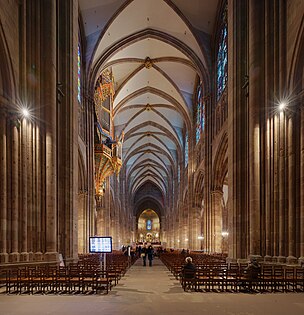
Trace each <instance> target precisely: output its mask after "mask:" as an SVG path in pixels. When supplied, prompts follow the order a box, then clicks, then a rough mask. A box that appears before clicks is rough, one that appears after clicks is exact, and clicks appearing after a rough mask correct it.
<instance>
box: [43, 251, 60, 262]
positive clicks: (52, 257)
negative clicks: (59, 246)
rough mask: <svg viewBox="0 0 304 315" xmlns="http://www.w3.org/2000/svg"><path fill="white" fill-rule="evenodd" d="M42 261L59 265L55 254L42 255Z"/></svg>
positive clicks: (57, 255)
mask: <svg viewBox="0 0 304 315" xmlns="http://www.w3.org/2000/svg"><path fill="white" fill-rule="evenodd" d="M44 261H50V262H54V263H55V262H56V263H59V254H58V253H57V252H46V253H45V254H44Z"/></svg>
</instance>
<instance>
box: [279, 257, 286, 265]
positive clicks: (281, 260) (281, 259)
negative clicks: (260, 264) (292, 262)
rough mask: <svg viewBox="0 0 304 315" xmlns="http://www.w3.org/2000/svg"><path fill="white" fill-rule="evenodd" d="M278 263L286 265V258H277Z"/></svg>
mask: <svg viewBox="0 0 304 315" xmlns="http://www.w3.org/2000/svg"><path fill="white" fill-rule="evenodd" d="M278 263H281V264H285V263H286V257H285V256H278Z"/></svg>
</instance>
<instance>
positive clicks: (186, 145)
mask: <svg viewBox="0 0 304 315" xmlns="http://www.w3.org/2000/svg"><path fill="white" fill-rule="evenodd" d="M188 138H189V137H188V132H187V133H186V136H185V167H186V166H187V165H188V154H189V144H188V142H189V139H188Z"/></svg>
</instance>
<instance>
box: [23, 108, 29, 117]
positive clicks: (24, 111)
mask: <svg viewBox="0 0 304 315" xmlns="http://www.w3.org/2000/svg"><path fill="white" fill-rule="evenodd" d="M21 113H22V115H23V117H25V118H27V117H29V116H30V112H29V111H28V109H26V108H22V110H21Z"/></svg>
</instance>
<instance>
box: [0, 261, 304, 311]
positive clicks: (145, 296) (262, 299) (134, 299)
mask: <svg viewBox="0 0 304 315" xmlns="http://www.w3.org/2000/svg"><path fill="white" fill-rule="evenodd" d="M36 314H37V315H38V314H39V315H45V314H52V315H53V314H56V315H63V314H65V315H70V314H74V315H80V314H81V315H82V314H84V315H95V314H104V315H137V314H138V315H141V314H144V315H150V314H153V315H155V314H157V315H163V314H168V315H178V314H191V315H196V314H197V315H198V314H199V315H203V314H208V315H232V314H238V315H253V314H258V315H265V314H276V315H286V314H290V315H291V314H292V315H297V314H304V294H303V293H289V294H280V293H276V294H245V293H238V294H235V293H199V292H191V293H188V292H184V291H183V290H182V288H181V286H180V284H179V282H178V281H177V280H176V279H175V278H174V277H172V275H171V273H169V272H168V270H167V269H166V267H165V266H164V265H163V264H162V263H161V261H159V260H158V259H155V260H154V265H153V266H152V267H149V266H147V267H143V266H142V264H141V260H138V261H137V262H136V264H135V265H134V266H132V267H131V269H129V271H128V272H127V274H126V275H125V277H124V278H123V279H121V280H120V282H119V284H118V285H117V286H116V287H114V288H113V289H112V291H111V292H110V293H109V294H108V295H93V296H92V295H91V296H90V295H89V296H82V295H73V296H67V295H58V296H57V295H56V296H55V295H46V296H43V295H35V296H31V295H23V296H20V295H19V296H16V295H0V315H36Z"/></svg>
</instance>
